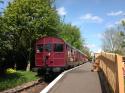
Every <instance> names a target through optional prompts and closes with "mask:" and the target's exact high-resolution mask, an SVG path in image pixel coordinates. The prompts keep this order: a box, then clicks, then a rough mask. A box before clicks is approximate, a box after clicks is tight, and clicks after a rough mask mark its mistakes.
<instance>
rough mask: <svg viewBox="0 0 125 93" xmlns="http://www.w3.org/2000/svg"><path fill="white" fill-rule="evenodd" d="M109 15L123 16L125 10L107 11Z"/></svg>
mask: <svg viewBox="0 0 125 93" xmlns="http://www.w3.org/2000/svg"><path fill="white" fill-rule="evenodd" d="M107 15H108V16H123V15H125V12H123V11H117V12H113V11H112V12H110V13H107Z"/></svg>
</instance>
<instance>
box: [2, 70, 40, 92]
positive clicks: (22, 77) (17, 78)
mask: <svg viewBox="0 0 125 93" xmlns="http://www.w3.org/2000/svg"><path fill="white" fill-rule="evenodd" d="M37 79H38V77H36V73H35V72H26V71H16V72H15V73H8V74H5V75H3V76H1V77H0V91H3V90H6V89H8V88H13V87H15V86H17V85H21V84H23V83H26V82H29V81H33V80H37Z"/></svg>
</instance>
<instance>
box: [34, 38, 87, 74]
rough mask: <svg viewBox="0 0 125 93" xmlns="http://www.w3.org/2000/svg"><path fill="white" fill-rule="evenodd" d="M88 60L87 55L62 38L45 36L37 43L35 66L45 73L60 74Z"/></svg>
mask: <svg viewBox="0 0 125 93" xmlns="http://www.w3.org/2000/svg"><path fill="white" fill-rule="evenodd" d="M87 60H88V59H87V56H86V55H85V54H83V53H82V52H81V51H80V50H78V49H76V48H74V47H72V46H71V45H70V44H68V43H66V42H65V41H64V40H63V39H61V38H55V37H49V36H45V37H42V38H40V39H39V40H37V41H36V53H35V65H36V67H38V68H39V69H41V70H42V71H43V72H45V71H49V72H60V71H63V70H64V69H67V68H69V67H75V66H77V65H80V64H83V63H84V62H86V61H87Z"/></svg>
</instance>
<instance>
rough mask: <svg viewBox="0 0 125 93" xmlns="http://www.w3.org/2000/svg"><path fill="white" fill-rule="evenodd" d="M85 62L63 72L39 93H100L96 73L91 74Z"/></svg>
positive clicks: (89, 66)
mask: <svg viewBox="0 0 125 93" xmlns="http://www.w3.org/2000/svg"><path fill="white" fill-rule="evenodd" d="M91 68H92V64H91V63H89V62H87V63H85V64H83V65H81V66H79V67H76V68H74V69H72V70H69V71H65V72H64V73H62V75H60V76H59V77H57V78H56V79H58V80H54V81H53V82H52V83H50V85H49V86H47V87H46V88H45V89H44V90H43V91H41V92H40V93H102V89H101V84H100V79H99V76H98V72H91Z"/></svg>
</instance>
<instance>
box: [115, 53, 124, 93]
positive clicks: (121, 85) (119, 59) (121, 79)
mask: <svg viewBox="0 0 125 93" xmlns="http://www.w3.org/2000/svg"><path fill="white" fill-rule="evenodd" d="M116 62H117V68H118V69H117V70H118V72H117V74H118V75H117V76H118V77H117V79H118V90H119V93H124V75H123V70H122V68H123V60H122V56H120V55H117V60H116Z"/></svg>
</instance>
